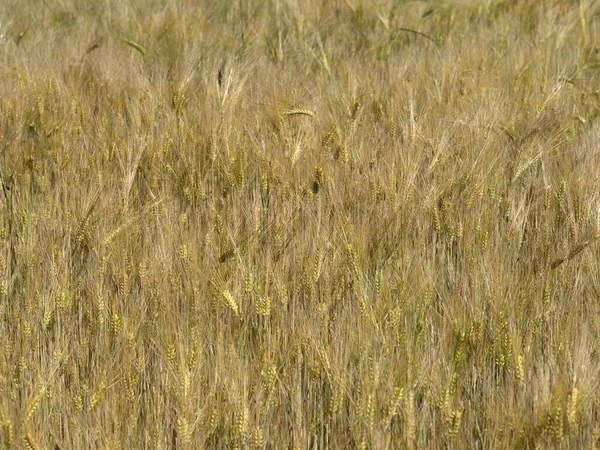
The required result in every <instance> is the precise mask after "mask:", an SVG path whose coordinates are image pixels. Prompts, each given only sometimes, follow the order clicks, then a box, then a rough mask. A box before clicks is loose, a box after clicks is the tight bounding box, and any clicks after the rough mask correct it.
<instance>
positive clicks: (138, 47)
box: [121, 38, 146, 56]
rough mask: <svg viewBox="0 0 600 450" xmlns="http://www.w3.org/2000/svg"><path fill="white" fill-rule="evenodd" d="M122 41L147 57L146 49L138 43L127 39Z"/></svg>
mask: <svg viewBox="0 0 600 450" xmlns="http://www.w3.org/2000/svg"><path fill="white" fill-rule="evenodd" d="M121 41H122V42H124V43H125V44H127V45H129V46H130V47H133V48H134V49H135V50H137V51H138V52H140V53H141V54H142V55H144V56H145V55H146V49H145V48H144V47H142V46H141V45H140V44H138V43H137V42H135V41H133V40H131V39H125V38H121Z"/></svg>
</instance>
